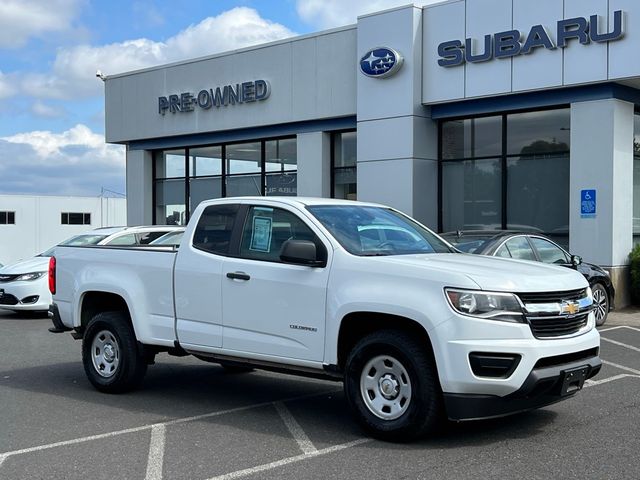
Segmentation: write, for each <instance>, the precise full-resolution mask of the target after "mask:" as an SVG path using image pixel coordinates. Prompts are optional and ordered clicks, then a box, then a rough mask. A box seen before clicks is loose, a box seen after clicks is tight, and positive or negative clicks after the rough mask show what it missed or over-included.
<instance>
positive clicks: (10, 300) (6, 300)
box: [0, 293, 18, 305]
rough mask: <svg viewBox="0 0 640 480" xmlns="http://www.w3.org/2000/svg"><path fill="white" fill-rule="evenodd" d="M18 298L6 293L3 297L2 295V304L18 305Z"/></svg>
mask: <svg viewBox="0 0 640 480" xmlns="http://www.w3.org/2000/svg"><path fill="white" fill-rule="evenodd" d="M17 304H18V299H17V298H16V297H14V296H13V295H9V294H8V293H5V294H4V295H3V296H2V297H0V305H17Z"/></svg>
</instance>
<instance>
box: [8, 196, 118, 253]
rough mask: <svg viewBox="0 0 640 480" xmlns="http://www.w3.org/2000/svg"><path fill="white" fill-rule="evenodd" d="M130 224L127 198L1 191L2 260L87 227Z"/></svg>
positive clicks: (40, 248)
mask: <svg viewBox="0 0 640 480" xmlns="http://www.w3.org/2000/svg"><path fill="white" fill-rule="evenodd" d="M126 224H127V201H126V199H125V198H106V197H57V196H31V195H0V264H4V265H7V264H10V263H13V262H15V261H17V260H20V259H22V258H28V257H33V256H34V255H37V254H39V253H41V252H43V251H45V250H47V249H48V248H49V247H52V246H53V245H56V244H58V243H60V242H61V241H63V240H65V239H67V238H69V237H71V236H73V235H77V234H80V233H83V232H86V231H87V230H93V229H94V228H99V227H110V226H118V225H126Z"/></svg>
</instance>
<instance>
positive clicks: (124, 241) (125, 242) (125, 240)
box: [107, 233, 138, 247]
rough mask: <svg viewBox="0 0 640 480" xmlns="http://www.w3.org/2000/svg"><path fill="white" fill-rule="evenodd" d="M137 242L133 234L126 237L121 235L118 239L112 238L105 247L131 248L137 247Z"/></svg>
mask: <svg viewBox="0 0 640 480" xmlns="http://www.w3.org/2000/svg"><path fill="white" fill-rule="evenodd" d="M137 242H138V240H137V239H136V235H135V233H128V234H127V235H121V236H120V237H117V238H114V239H113V240H111V241H110V242H108V243H107V245H111V246H118V245H119V246H124V247H132V246H134V245H137V244H138V243H137Z"/></svg>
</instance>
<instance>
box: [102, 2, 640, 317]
mask: <svg viewBox="0 0 640 480" xmlns="http://www.w3.org/2000/svg"><path fill="white" fill-rule="evenodd" d="M638 47H640V2H637V1H636V0H538V1H536V2H531V1H529V0H451V1H447V2H443V3H439V4H434V5H428V6H425V7H417V6H412V5H409V6H405V7H400V8H395V9H392V10H387V11H384V12H379V13H375V14H371V15H365V16H362V17H360V18H358V22H357V24H356V25H352V26H348V27H344V28H338V29H334V30H329V31H325V32H319V33H317V34H312V35H307V36H302V37H297V38H292V39H288V40H284V41H279V42H275V43H270V44H267V45H261V46H256V47H251V48H247V49H243V50H238V51H233V52H228V53H224V54H219V55H214V56H210V57H205V58H200V59H194V60H190V61H185V62H179V63H175V64H170V65H165V66H162V67H157V68H150V69H146V70H141V71H137V72H131V73H126V74H122V75H113V76H109V77H107V79H106V86H105V89H106V136H107V141H108V142H113V143H121V144H126V145H127V195H128V198H129V204H128V219H129V222H130V223H131V224H148V223H177V224H180V223H184V222H186V221H187V220H188V217H189V213H190V212H191V211H192V210H193V209H194V208H195V206H196V205H197V204H198V203H199V202H200V201H202V200H203V199H208V198H216V197H224V196H236V195H256V194H258V195H305V196H323V197H339V198H349V199H358V200H366V201H376V202H380V203H385V204H388V205H392V206H394V207H396V208H398V209H400V210H402V211H404V212H406V213H408V214H410V215H412V216H414V217H416V218H417V219H419V220H420V221H422V222H423V223H425V224H426V225H428V226H429V227H431V228H432V229H434V230H438V231H451V230H460V229H475V228H483V229H505V228H508V229H518V230H520V229H527V230H531V231H535V232H541V233H544V234H547V235H549V236H551V237H552V238H554V239H556V240H557V241H558V242H559V243H561V244H562V245H564V246H565V247H567V248H569V249H570V251H571V252H572V253H574V254H578V255H581V256H582V257H583V258H584V259H585V260H586V261H590V262H593V263H597V264H600V265H602V266H604V267H605V268H607V269H608V270H609V271H610V272H611V275H612V278H613V280H614V283H615V284H616V285H617V287H618V298H617V300H618V301H619V303H618V304H619V305H620V304H624V303H626V298H627V295H626V289H625V281H624V279H626V277H627V275H628V268H627V266H626V265H627V258H628V254H629V252H630V250H631V248H632V246H633V241H634V234H640V190H638V189H639V188H640V163H638V162H640V120H639V119H640V117H639V116H638V113H637V108H638V106H640V90H639V89H640V56H638V55H637V50H638ZM636 164H638V167H635V165H636ZM634 192H635V193H636V194H635V195H634Z"/></svg>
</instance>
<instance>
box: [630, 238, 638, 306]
mask: <svg viewBox="0 0 640 480" xmlns="http://www.w3.org/2000/svg"><path fill="white" fill-rule="evenodd" d="M629 260H630V261H631V285H630V288H631V303H633V304H634V305H640V244H639V245H636V246H635V247H633V250H631V253H630V254H629Z"/></svg>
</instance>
